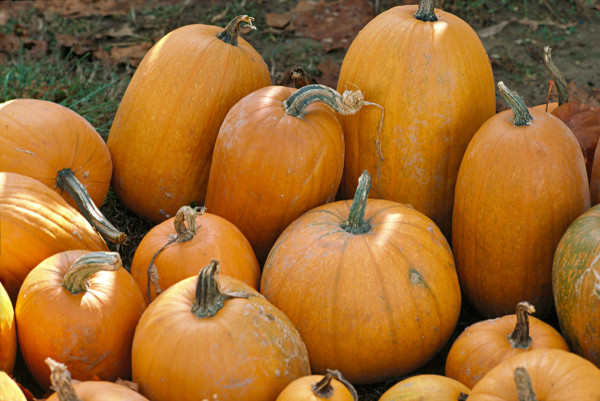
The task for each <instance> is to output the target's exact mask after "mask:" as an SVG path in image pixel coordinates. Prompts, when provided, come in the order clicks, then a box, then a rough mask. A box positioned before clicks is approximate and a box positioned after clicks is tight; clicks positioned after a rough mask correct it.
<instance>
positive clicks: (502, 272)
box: [452, 82, 590, 318]
mask: <svg viewBox="0 0 600 401" xmlns="http://www.w3.org/2000/svg"><path fill="white" fill-rule="evenodd" d="M498 87H499V88H500V93H501V94H502V95H503V97H504V98H505V100H506V101H507V102H508V103H509V105H510V106H511V108H512V110H505V111H503V112H501V113H498V114H497V115H495V116H494V117H492V118H490V119H489V120H488V121H487V122H486V123H485V124H484V125H483V126H482V127H481V128H480V129H479V131H478V132H477V134H475V136H474V137H473V140H472V141H471V143H469V147H468V148H467V151H466V153H465V157H464V158H463V161H462V163H461V166H460V171H459V173H458V181H457V184H456V198H455V202H454V214H453V223H452V249H453V251H454V257H455V259H456V268H457V270H458V277H459V279H460V282H461V289H462V290H463V294H464V295H465V296H466V298H467V299H468V300H469V302H470V303H471V304H472V305H473V306H474V307H475V309H476V310H477V311H478V312H479V313H481V314H482V315H484V316H486V317H498V316H503V315H508V314H511V313H513V311H514V310H515V307H516V305H517V304H518V303H519V302H521V301H527V302H529V303H531V304H533V305H535V307H536V310H537V314H538V316H540V318H544V317H546V316H547V315H548V314H549V313H550V311H551V310H552V286H551V276H552V258H553V255H554V250H555V248H556V245H557V244H558V241H559V240H560V237H561V236H562V234H563V233H564V232H565V230H566V229H567V228H568V227H569V225H570V224H571V223H572V222H573V220H575V219H576V218H577V217H578V216H579V215H580V214H582V213H583V212H584V211H585V210H587V209H588V208H589V207H590V194H589V187H588V181H587V176H586V171H585V163H584V161H583V156H582V154H581V150H580V148H579V145H578V143H577V140H576V139H575V137H574V136H573V133H572V132H571V131H570V130H569V128H568V127H567V126H566V125H565V124H564V123H563V122H562V121H560V120H559V119H558V118H556V117H554V116H553V115H551V114H549V113H546V112H543V111H539V110H534V109H531V110H528V109H527V107H526V106H525V104H524V103H523V101H522V99H521V98H520V97H519V96H518V95H517V94H516V93H514V92H512V91H510V90H509V89H508V88H506V86H505V85H504V84H503V83H502V82H500V83H499V84H498Z"/></svg>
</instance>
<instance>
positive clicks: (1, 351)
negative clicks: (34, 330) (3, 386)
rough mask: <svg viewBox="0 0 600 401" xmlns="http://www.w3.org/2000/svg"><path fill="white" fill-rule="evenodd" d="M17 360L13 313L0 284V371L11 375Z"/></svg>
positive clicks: (15, 329)
mask: <svg viewBox="0 0 600 401" xmlns="http://www.w3.org/2000/svg"><path fill="white" fill-rule="evenodd" d="M16 358H17V327H16V325H15V311H14V309H13V305H12V303H11V302H10V298H9V297H8V294H7V293H6V290H5V289H4V287H3V286H2V284H1V283H0V371H4V372H6V373H9V374H10V373H12V371H13V369H14V367H15V360H16Z"/></svg>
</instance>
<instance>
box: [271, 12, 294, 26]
mask: <svg viewBox="0 0 600 401" xmlns="http://www.w3.org/2000/svg"><path fill="white" fill-rule="evenodd" d="M265 21H266V23H267V25H268V26H270V27H271V28H278V29H281V28H285V26H286V25H287V24H289V23H290V21H291V16H290V13H283V14H276V13H268V14H267V15H266V18H265Z"/></svg>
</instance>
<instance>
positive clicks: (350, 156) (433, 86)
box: [337, 0, 496, 238]
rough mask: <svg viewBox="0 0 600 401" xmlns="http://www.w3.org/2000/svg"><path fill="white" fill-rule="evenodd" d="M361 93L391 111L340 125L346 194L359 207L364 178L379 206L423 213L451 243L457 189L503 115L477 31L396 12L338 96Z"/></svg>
mask: <svg viewBox="0 0 600 401" xmlns="http://www.w3.org/2000/svg"><path fill="white" fill-rule="evenodd" d="M354 86H357V87H358V88H360V89H361V90H362V92H363V93H365V96H366V98H367V99H368V100H370V101H372V102H375V103H377V104H379V105H381V106H383V108H385V118H384V121H383V126H382V127H381V131H379V126H380V118H381V111H380V110H378V109H377V108H374V107H370V108H364V109H362V110H361V111H360V112H358V113H357V114H355V115H353V116H347V117H346V116H344V117H342V118H341V119H340V122H341V124H342V128H343V130H344V141H345V144H346V159H345V165H344V175H343V178H342V184H341V193H342V195H343V197H344V199H347V198H349V197H351V196H352V195H353V194H354V190H355V189H356V182H357V179H358V177H359V176H360V174H361V173H362V172H363V170H365V169H366V170H368V171H369V172H370V173H371V174H373V191H372V193H371V196H372V197H377V198H382V199H388V200H393V201H396V202H400V203H406V204H410V205H413V206H414V207H415V208H416V209H417V210H419V211H420V212H422V213H424V214H425V215H427V216H428V217H430V218H431V219H432V220H433V221H434V222H435V223H436V225H437V226H438V227H440V229H441V231H442V232H443V233H444V235H446V237H447V238H449V237H450V225H451V219H452V204H453V201H454V186H455V183H456V176H457V174H458V168H459V165H460V161H461V159H462V156H463V153H464V152H465V149H466V148H467V144H468V143H469V141H470V139H471V137H472V136H473V135H474V134H475V132H476V131H477V129H478V128H479V127H480V126H481V124H483V123H484V122H485V121H486V120H487V119H488V118H489V117H491V116H493V115H494V113H495V112H496V97H495V92H494V78H493V75H492V68H491V66H490V62H489V59H488V56H487V53H486V52H485V49H484V47H483V45H482V43H481V40H480V39H479V37H478V36H477V34H476V33H475V32H474V31H473V29H472V28H471V27H470V26H469V25H468V24H467V23H465V22H464V21H463V20H461V19H460V18H458V17H456V16H454V15H452V14H450V13H448V12H445V11H443V10H439V9H438V10H434V8H433V1H432V0H421V1H420V4H419V6H418V7H417V6H416V5H405V6H398V7H394V8H391V9H389V10H387V11H385V12H383V13H381V14H379V15H377V17H375V18H373V19H372V20H371V21H370V22H369V23H368V24H367V25H366V26H365V27H364V28H363V29H362V30H361V31H360V33H359V34H358V36H357V37H356V38H355V39H354V41H353V42H352V44H351V46H350V48H349V49H348V52H347V53H346V55H345V57H344V61H343V63H342V67H341V72H340V77H339V80H338V88H337V89H338V91H340V92H342V91H344V89H345V88H352V87H354Z"/></svg>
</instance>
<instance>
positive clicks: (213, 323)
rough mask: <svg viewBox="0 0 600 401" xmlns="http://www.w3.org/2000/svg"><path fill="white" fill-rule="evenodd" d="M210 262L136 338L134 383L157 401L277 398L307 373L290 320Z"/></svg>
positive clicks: (157, 306)
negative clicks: (220, 271) (221, 272)
mask: <svg viewBox="0 0 600 401" xmlns="http://www.w3.org/2000/svg"><path fill="white" fill-rule="evenodd" d="M218 269H219V263H218V262H217V261H215V260H213V261H211V262H210V263H209V264H208V265H207V266H206V267H204V268H203V269H202V270H201V271H200V274H199V275H198V277H197V278H196V277H189V278H186V279H184V280H182V281H180V282H178V283H177V284H174V285H173V286H171V287H170V288H169V289H167V290H166V291H165V292H163V293H162V294H161V295H160V296H158V297H157V298H156V299H155V300H154V301H153V302H152V303H151V304H150V305H149V306H148V309H146V311H145V312H144V314H143V316H142V318H141V319H140V322H139V324H138V326H137V329H136V331H135V337H134V339H133V353H132V369H133V381H134V382H136V383H139V385H140V391H141V393H142V394H143V395H145V396H146V397H148V398H149V399H151V400H152V401H172V400H179V401H197V400H202V399H211V400H212V399H218V400H220V401H232V400H252V401H267V400H271V401H272V400H275V399H276V397H277V395H278V394H279V393H280V392H281V391H282V390H283V389H284V388H285V387H286V386H287V385H288V384H289V383H290V382H292V381H293V380H295V379H297V378H299V377H302V376H306V375H308V374H310V366H309V362H308V355H307V353H306V347H305V346H304V343H303V342H302V339H301V338H300V336H299V334H298V332H297V331H296V329H295V328H294V326H293V325H292V323H291V322H290V321H289V319H288V318H287V317H286V316H285V315H284V314H283V313H282V312H281V311H279V310H278V309H277V308H275V307H274V306H273V305H272V304H270V303H269V302H268V301H267V300H266V299H265V298H264V297H262V296H261V295H260V294H259V293H258V292H257V291H255V290H254V289H252V288H251V287H250V286H248V285H247V284H244V283H242V282H241V281H239V280H237V279H234V278H231V277H228V276H225V275H221V276H219V275H218Z"/></svg>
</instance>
